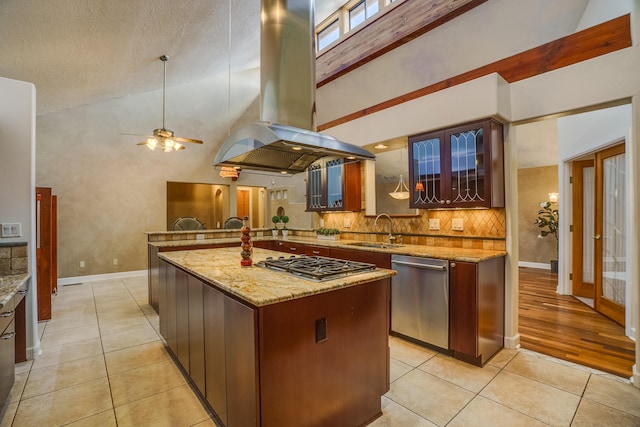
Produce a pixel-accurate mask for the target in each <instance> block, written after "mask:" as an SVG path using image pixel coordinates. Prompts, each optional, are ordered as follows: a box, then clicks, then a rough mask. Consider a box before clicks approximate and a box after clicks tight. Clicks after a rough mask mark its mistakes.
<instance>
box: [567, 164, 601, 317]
mask: <svg viewBox="0 0 640 427" xmlns="http://www.w3.org/2000/svg"><path fill="white" fill-rule="evenodd" d="M572 175H573V200H572V204H573V210H572V212H573V217H572V221H571V223H572V224H573V233H572V238H573V243H572V248H573V252H572V260H573V265H572V269H571V270H572V272H573V280H572V294H573V295H575V296H576V297H582V299H581V301H582V302H584V303H585V304H588V305H589V306H590V307H593V304H594V299H595V270H594V267H595V266H594V256H595V243H594V239H593V236H594V234H595V193H596V189H595V168H594V166H593V160H582V161H575V162H573V172H572ZM585 298H586V299H585Z"/></svg>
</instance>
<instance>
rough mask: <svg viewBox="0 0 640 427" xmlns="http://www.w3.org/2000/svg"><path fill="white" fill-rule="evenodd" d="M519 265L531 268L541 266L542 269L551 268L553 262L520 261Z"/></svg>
mask: <svg viewBox="0 0 640 427" xmlns="http://www.w3.org/2000/svg"><path fill="white" fill-rule="evenodd" d="M518 267H529V268H539V269H542V270H551V264H547V263H545V262H528V261H518Z"/></svg>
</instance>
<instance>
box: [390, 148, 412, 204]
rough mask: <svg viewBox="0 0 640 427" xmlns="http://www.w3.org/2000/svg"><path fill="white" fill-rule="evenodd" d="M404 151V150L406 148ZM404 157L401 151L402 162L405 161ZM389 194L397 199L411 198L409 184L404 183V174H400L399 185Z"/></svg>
mask: <svg viewBox="0 0 640 427" xmlns="http://www.w3.org/2000/svg"><path fill="white" fill-rule="evenodd" d="M402 151H403V152H404V150H402ZM402 157H403V156H402V153H401V154H400V162H402V161H403V159H402ZM389 195H390V196H391V197H393V198H394V199H397V200H405V199H408V198H409V188H408V187H407V184H405V183H404V177H403V176H402V174H400V179H399V181H398V185H397V186H396V189H395V190H393V191H392V192H390V193H389Z"/></svg>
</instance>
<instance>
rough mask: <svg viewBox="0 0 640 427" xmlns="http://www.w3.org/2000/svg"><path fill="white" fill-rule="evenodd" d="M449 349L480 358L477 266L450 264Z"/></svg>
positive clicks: (461, 263) (460, 263)
mask: <svg viewBox="0 0 640 427" xmlns="http://www.w3.org/2000/svg"><path fill="white" fill-rule="evenodd" d="M449 295H450V296H449V347H450V349H451V350H453V351H454V352H456V353H462V354H463V355H467V356H470V357H471V358H475V357H477V352H478V339H477V337H478V321H477V318H478V309H477V307H478V305H477V264H475V263H471V262H458V261H455V262H454V261H451V262H450V263H449Z"/></svg>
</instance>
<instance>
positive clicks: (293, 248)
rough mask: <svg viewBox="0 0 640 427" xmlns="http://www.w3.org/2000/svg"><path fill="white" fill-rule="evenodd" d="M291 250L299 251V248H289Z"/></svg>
mask: <svg viewBox="0 0 640 427" xmlns="http://www.w3.org/2000/svg"><path fill="white" fill-rule="evenodd" d="M289 250H290V251H297V250H298V248H292V247H289Z"/></svg>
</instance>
